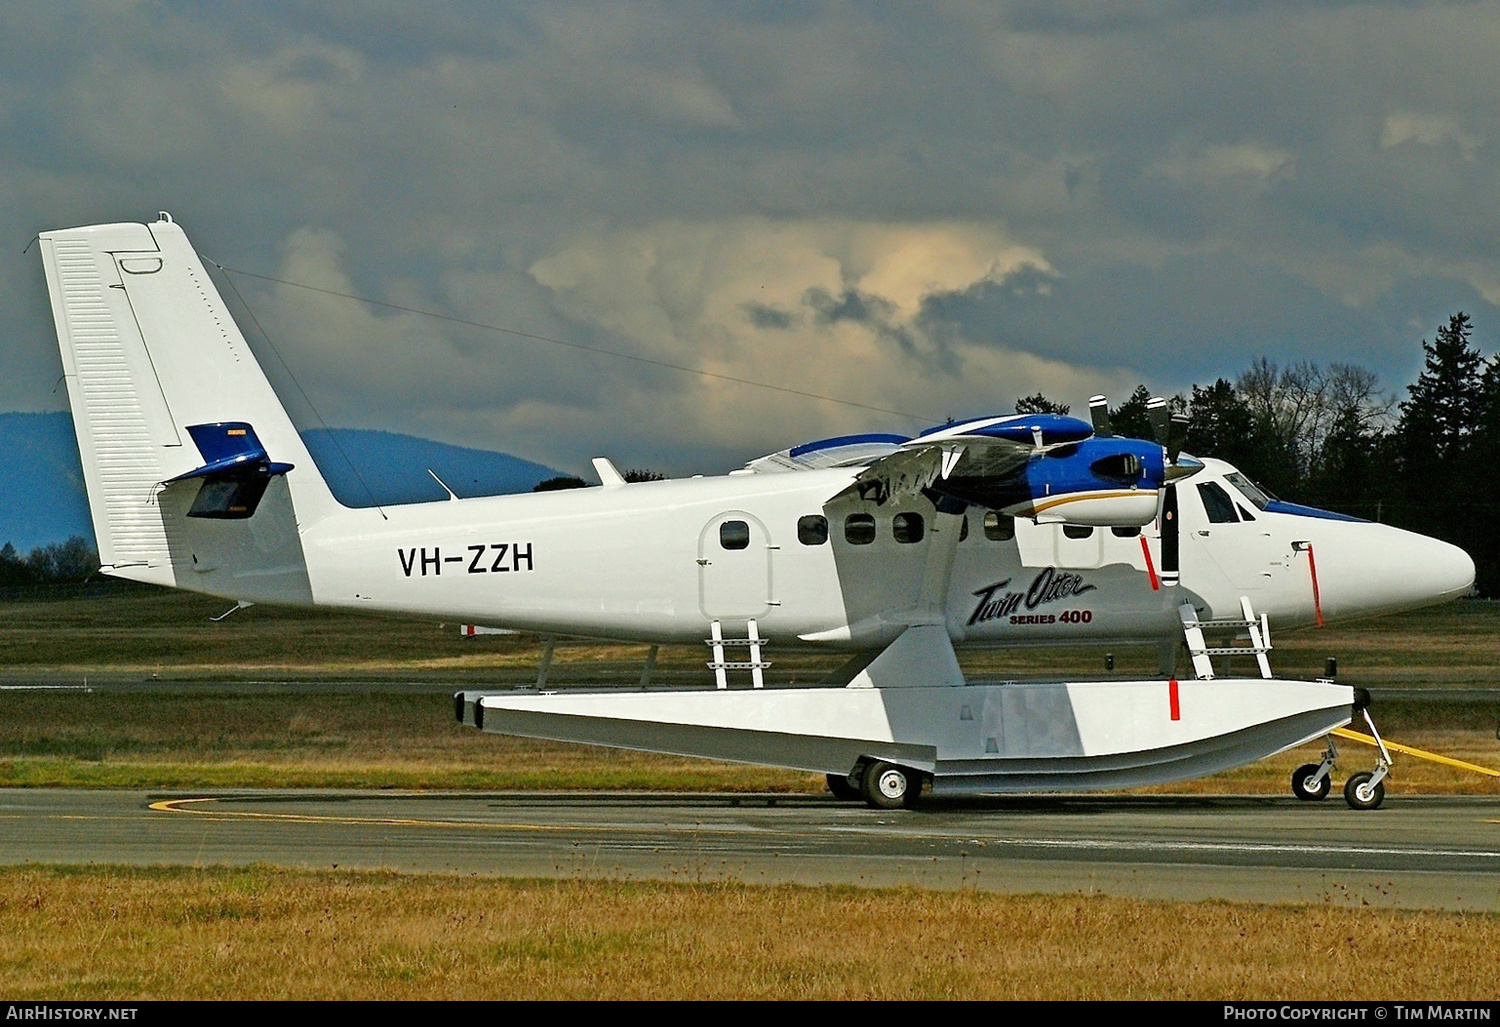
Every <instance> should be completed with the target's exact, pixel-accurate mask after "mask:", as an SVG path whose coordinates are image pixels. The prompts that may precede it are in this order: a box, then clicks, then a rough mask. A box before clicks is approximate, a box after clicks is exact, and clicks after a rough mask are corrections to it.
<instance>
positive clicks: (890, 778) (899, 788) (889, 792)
mask: <svg viewBox="0 0 1500 1027" xmlns="http://www.w3.org/2000/svg"><path fill="white" fill-rule="evenodd" d="M863 791H864V796H865V802H867V803H869V804H870V805H871V806H873V807H874V808H875V809H900V808H901V807H902V806H912V805H915V804H916V801H917V796H919V795H921V794H922V778H921V776H920V775H919V774H918V773H917V772H916V771H915V770H910V769H908V768H906V767H901V766H897V765H896V764H894V763H885V762H883V761H880V760H877V761H875V762H874V763H871V764H870V765H869V766H868V767H866V768H865V778H864V789H863Z"/></svg>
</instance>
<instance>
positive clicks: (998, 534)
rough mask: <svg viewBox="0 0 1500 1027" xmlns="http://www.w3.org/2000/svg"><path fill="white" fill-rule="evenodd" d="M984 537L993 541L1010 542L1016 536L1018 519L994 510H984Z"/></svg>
mask: <svg viewBox="0 0 1500 1027" xmlns="http://www.w3.org/2000/svg"><path fill="white" fill-rule="evenodd" d="M984 537H985V538H987V539H989V540H990V541H991V542H1009V541H1010V540H1011V539H1013V538H1015V537H1016V519H1015V518H1014V517H1007V516H1005V515H1004V514H1002V513H996V512H995V511H994V510H986V511H985V512H984Z"/></svg>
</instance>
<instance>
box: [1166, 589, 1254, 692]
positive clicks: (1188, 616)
mask: <svg viewBox="0 0 1500 1027" xmlns="http://www.w3.org/2000/svg"><path fill="white" fill-rule="evenodd" d="M1240 613H1242V614H1244V616H1243V617H1242V618H1241V619H1239V620H1233V619H1230V620H1199V619H1198V611H1197V610H1195V609H1194V608H1193V604H1192V603H1183V604H1182V605H1181V606H1179V607H1178V608H1177V614H1178V616H1179V617H1181V618H1182V633H1183V635H1184V636H1186V638H1187V647H1188V655H1190V656H1191V657H1192V658H1193V673H1194V674H1195V675H1196V676H1197V677H1198V679H1199V680H1200V681H1212V680H1213V677H1214V664H1213V657H1215V656H1251V655H1253V656H1254V657H1255V662H1256V663H1258V664H1260V676H1261V677H1263V678H1268V677H1270V676H1271V661H1270V660H1269V659H1267V658H1266V653H1268V652H1270V651H1271V622H1270V621H1269V620H1267V619H1266V615H1265V614H1261V615H1260V617H1258V618H1257V617H1256V616H1255V611H1254V610H1252V609H1250V600H1249V599H1248V598H1247V597H1245V596H1240ZM1230 628H1233V629H1234V633H1235V635H1236V636H1239V635H1244V634H1249V636H1250V644H1249V645H1213V646H1211V645H1209V644H1208V642H1207V641H1205V640H1204V638H1203V632H1204V630H1205V629H1207V630H1208V631H1209V632H1210V633H1212V634H1222V633H1224V632H1226V631H1227V630H1228V629H1230Z"/></svg>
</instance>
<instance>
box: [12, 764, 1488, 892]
mask: <svg viewBox="0 0 1500 1027" xmlns="http://www.w3.org/2000/svg"><path fill="white" fill-rule="evenodd" d="M0 862H3V863H9V864H15V863H72V864H79V863H126V864H136V865H160V864H171V865H180V866H207V865H215V864H246V863H269V864H274V865H278V866H287V867H300V868H313V869H318V868H322V869H326V868H343V869H377V868H380V869H394V870H402V871H418V872H444V873H455V874H483V875H505V876H518V877H573V876H586V877H612V878H630V879H654V880H690V881H709V880H735V881H745V882H751V883H770V882H794V883H801V884H847V885H862V886H899V885H907V886H914V887H920V888H938V889H953V888H976V889H985V890H996V891H1007V892H1048V893H1070V894H1092V893H1105V894H1116V895H1134V896H1142V897H1151V898H1174V899H1188V900H1198V899H1226V900H1231V901H1249V902H1302V903H1307V902H1311V903H1333V904H1338V905H1356V906H1359V905H1371V906H1382V907H1404V908H1424V909H1449V910H1470V911H1484V912H1496V911H1500V799H1497V798H1495V797H1482V798H1462V797H1401V796H1393V797H1391V798H1388V799H1387V801H1386V805H1385V807H1384V808H1382V809H1380V810H1378V811H1374V812H1365V813H1356V812H1354V811H1351V810H1349V809H1348V808H1347V807H1346V806H1345V805H1344V804H1343V802H1342V801H1339V800H1338V798H1337V797H1336V796H1335V797H1333V798H1330V799H1328V800H1326V801H1324V802H1322V803H1304V802H1299V801H1298V800H1296V799H1293V798H1291V797H1287V798H1267V797H1241V796H1234V797H1229V796H1224V797H1188V796H1156V797H1102V798H1101V797H1088V798H1057V797H1036V798H1016V799H1007V800H1003V801H1000V800H996V801H992V802H987V803H972V802H971V803H963V804H958V803H943V804H937V803H932V804H929V805H928V806H927V807H924V808H923V809H920V810H900V811H896V812H877V811H874V810H870V809H867V808H865V807H864V806H863V805H859V804H846V803H841V802H837V801H835V800H833V799H832V798H827V799H824V798H816V797H804V796H795V797H787V796H769V795H743V796H732V795H687V796H684V795H611V794H597V793H504V794H493V793H492V794H480V793H441V794H439V793H419V794H408V793H396V792H385V791H381V792H355V791H350V792H316V793H315V792H306V791H243V792H225V793H215V794H210V793H206V792H201V793H193V794H187V793H173V794H163V793H152V794H147V793H143V792H123V791H77V790H62V789H55V790H54V789H6V790H4V791H3V792H0Z"/></svg>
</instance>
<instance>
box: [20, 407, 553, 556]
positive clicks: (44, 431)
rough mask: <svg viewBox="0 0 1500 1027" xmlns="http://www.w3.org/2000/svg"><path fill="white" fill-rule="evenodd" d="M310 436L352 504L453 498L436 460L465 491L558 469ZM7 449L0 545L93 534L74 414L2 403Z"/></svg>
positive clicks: (489, 489)
mask: <svg viewBox="0 0 1500 1027" xmlns="http://www.w3.org/2000/svg"><path fill="white" fill-rule="evenodd" d="M302 437H303V439H304V440H306V442H307V448H308V450H309V452H311V453H312V456H313V460H314V461H315V462H316V463H317V465H318V468H319V469H320V470H321V471H322V472H323V476H324V477H325V478H326V479H328V486H329V488H331V489H332V490H333V494H334V495H335V496H337V497H338V499H339V502H341V503H344V504H345V505H347V506H373V505H376V504H396V503H424V502H430V501H436V500H443V499H447V498H448V496H447V493H445V492H444V491H443V490H442V488H441V486H439V485H438V484H437V482H435V481H433V480H432V476H431V475H429V474H428V473H427V470H428V468H431V469H432V470H433V471H435V472H437V475H438V477H440V478H442V479H443V481H445V482H447V484H448V487H449V488H451V489H452V490H453V491H454V492H455V493H457V494H458V495H460V496H462V497H464V498H468V497H471V496H491V495H502V494H505V493H511V492H530V491H531V488H532V486H534V485H536V484H537V483H538V482H540V481H544V480H546V479H547V478H553V477H556V476H557V475H558V474H559V472H558V471H555V470H553V469H552V468H550V467H543V466H542V465H541V464H534V463H531V462H530V461H528V460H521V459H519V458H517V457H513V456H507V455H506V454H504V453H494V452H491V451H489V450H484V449H467V448H465V447H462V446H449V445H446V444H444V443H441V442H433V441H432V440H431V439H423V438H418V437H416V436H413V435H399V434H396V433H394V432H383V431H361V430H357V429H351V428H331V429H323V428H319V429H314V430H312V431H307V432H303V435H302ZM0 454H3V458H0V545H3V544H4V543H5V542H11V543H14V544H15V547H16V548H17V549H18V550H20V551H21V552H23V553H25V552H28V551H29V550H31V549H34V548H35V547H37V546H42V545H49V544H51V543H54V542H62V541H64V540H66V539H67V538H68V537H70V536H72V535H82V536H83V537H84V538H86V539H88V540H89V541H90V543H92V542H93V539H94V528H93V522H92V521H91V520H90V519H89V507H88V497H87V495H86V493H85V492H84V488H83V464H82V462H81V461H80V460H79V458H78V443H77V441H76V440H75V439H74V437H73V419H72V417H71V415H69V414H67V413H50V414H15V413H12V414H4V413H0ZM272 456H273V457H274V456H275V454H272ZM351 465H352V467H351ZM356 471H357V472H358V473H356ZM360 479H363V483H361V480H360Z"/></svg>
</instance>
